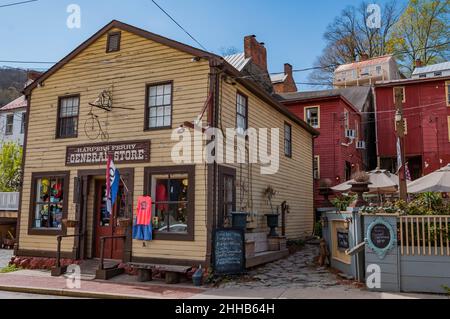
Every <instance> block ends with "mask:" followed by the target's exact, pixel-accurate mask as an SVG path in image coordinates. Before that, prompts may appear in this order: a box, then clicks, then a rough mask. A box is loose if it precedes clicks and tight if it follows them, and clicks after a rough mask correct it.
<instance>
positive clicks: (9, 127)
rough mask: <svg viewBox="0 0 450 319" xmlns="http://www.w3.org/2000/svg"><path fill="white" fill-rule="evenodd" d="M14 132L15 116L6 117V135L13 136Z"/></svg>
mask: <svg viewBox="0 0 450 319" xmlns="http://www.w3.org/2000/svg"><path fill="white" fill-rule="evenodd" d="M13 130H14V114H8V115H6V129H5V135H12V134H13Z"/></svg>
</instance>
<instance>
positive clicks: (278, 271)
mask: <svg viewBox="0 0 450 319" xmlns="http://www.w3.org/2000/svg"><path fill="white" fill-rule="evenodd" d="M318 255H319V246H317V245H309V244H307V245H306V246H305V247H304V248H303V249H302V250H301V251H298V252H296V253H295V254H293V255H290V256H289V257H288V258H286V259H282V260H278V261H276V262H273V263H270V264H267V265H264V266H261V267H258V268H255V269H253V270H250V271H249V274H248V276H247V277H245V278H243V279H239V280H237V281H234V280H232V281H229V282H225V283H222V284H221V285H220V288H240V287H242V288H244V287H245V288H255V289H257V288H331V287H335V286H340V288H343V289H345V290H346V289H354V288H356V287H355V286H354V285H352V282H350V281H345V280H343V279H341V278H340V277H338V276H337V275H336V274H334V273H332V272H330V270H329V269H327V268H323V267H317V266H316V265H315V263H314V258H315V257H317V256H318Z"/></svg>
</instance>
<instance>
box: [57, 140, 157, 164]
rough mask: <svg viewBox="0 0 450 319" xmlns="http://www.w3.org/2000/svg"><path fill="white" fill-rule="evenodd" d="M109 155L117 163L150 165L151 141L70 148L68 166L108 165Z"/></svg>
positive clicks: (67, 153)
mask: <svg viewBox="0 0 450 319" xmlns="http://www.w3.org/2000/svg"><path fill="white" fill-rule="evenodd" d="M108 154H111V155H112V157H113V159H114V162H115V163H148V162H150V141H148V140H147V141H127V142H118V143H99V144H88V145H78V146H68V147H67V150H66V166H85V165H101V164H106V162H107V159H108Z"/></svg>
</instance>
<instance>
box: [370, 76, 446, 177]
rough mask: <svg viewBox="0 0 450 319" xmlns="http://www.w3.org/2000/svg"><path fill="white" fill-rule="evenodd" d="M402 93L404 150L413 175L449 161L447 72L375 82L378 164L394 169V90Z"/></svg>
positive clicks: (395, 160) (395, 142)
mask: <svg viewBox="0 0 450 319" xmlns="http://www.w3.org/2000/svg"><path fill="white" fill-rule="evenodd" d="M396 90H399V91H400V92H401V93H402V96H403V98H402V103H403V109H404V115H405V118H406V126H407V127H406V132H407V135H406V138H405V152H406V160H407V162H408V167H409V170H410V174H411V177H412V179H417V178H418V177H421V176H423V175H427V174H429V173H431V172H433V171H435V170H437V169H439V168H440V167H442V166H445V165H446V164H448V163H450V76H441V77H434V78H418V79H406V80H397V81H387V82H378V83H377V84H376V86H375V96H376V102H375V103H376V120H377V153H378V160H379V164H380V166H381V168H385V169H389V170H391V171H393V172H395V171H396V170H397V137H396V127H395V113H396V107H395V102H394V99H395V92H396Z"/></svg>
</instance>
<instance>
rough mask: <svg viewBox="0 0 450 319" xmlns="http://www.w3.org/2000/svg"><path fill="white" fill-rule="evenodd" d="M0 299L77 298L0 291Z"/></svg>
mask: <svg viewBox="0 0 450 319" xmlns="http://www.w3.org/2000/svg"><path fill="white" fill-rule="evenodd" d="M0 299H77V298H71V297H59V296H48V295H36V294H24V293H18V292H6V291H0Z"/></svg>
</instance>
